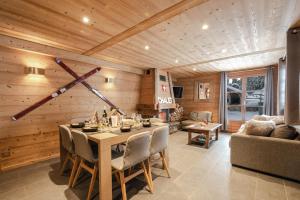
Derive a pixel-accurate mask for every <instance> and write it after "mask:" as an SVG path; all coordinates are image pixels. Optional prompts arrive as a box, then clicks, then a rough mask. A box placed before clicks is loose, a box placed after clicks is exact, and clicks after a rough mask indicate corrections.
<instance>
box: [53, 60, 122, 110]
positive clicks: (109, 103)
mask: <svg viewBox="0 0 300 200" xmlns="http://www.w3.org/2000/svg"><path fill="white" fill-rule="evenodd" d="M55 62H56V63H57V64H58V65H60V66H61V67H62V68H63V69H64V70H66V71H67V72H68V73H69V74H70V75H72V76H73V77H74V78H78V77H79V76H78V75H77V74H76V73H75V72H74V71H73V70H72V69H71V68H70V67H68V66H67V65H66V64H65V63H63V62H62V61H61V60H60V59H59V58H55ZM81 83H82V84H83V85H84V86H85V87H86V88H87V89H88V90H90V91H91V92H92V93H93V94H95V95H96V96H97V97H99V98H100V99H102V100H103V101H104V102H105V103H107V104H108V105H109V106H110V107H112V108H113V109H116V110H117V111H118V112H119V113H120V114H121V115H125V113H124V112H123V111H122V110H120V109H119V108H118V107H117V106H115V105H114V104H113V103H112V102H111V101H109V100H108V99H107V98H106V97H105V96H104V95H102V94H101V93H100V92H99V91H98V90H96V89H95V88H93V87H92V86H91V85H90V84H88V83H87V82H86V81H82V82H81Z"/></svg>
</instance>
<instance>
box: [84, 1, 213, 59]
mask: <svg viewBox="0 0 300 200" xmlns="http://www.w3.org/2000/svg"><path fill="white" fill-rule="evenodd" d="M207 1H208V0H183V1H180V2H179V3H176V4H174V5H173V6H171V7H169V8H167V9H165V10H162V11H160V12H158V13H156V14H155V15H153V16H151V17H149V18H147V19H145V20H144V21H142V22H140V23H138V24H136V25H134V26H133V27H131V28H129V29H127V30H125V31H123V32H121V33H119V34H117V35H115V36H113V37H111V38H110V39H108V40H106V41H104V42H102V43H101V44H99V45H97V46H95V47H94V48H92V49H90V50H88V51H86V52H84V53H83V55H92V54H94V53H96V52H99V51H102V50H104V49H106V48H108V47H111V46H113V45H114V44H117V43H119V42H121V41H123V40H125V39H127V38H129V37H131V36H133V35H136V34H138V33H140V32H143V31H145V30H147V29H149V28H151V27H152V26H154V25H156V24H159V23H162V22H163V21H166V20H168V19H170V18H172V17H174V16H176V15H179V14H181V13H183V12H185V11H186V10H189V9H191V8H193V7H195V6H198V5H200V4H203V3H205V2H207Z"/></svg>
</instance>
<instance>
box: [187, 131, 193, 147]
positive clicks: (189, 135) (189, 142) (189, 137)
mask: <svg viewBox="0 0 300 200" xmlns="http://www.w3.org/2000/svg"><path fill="white" fill-rule="evenodd" d="M188 144H192V132H190V131H189V132H188Z"/></svg>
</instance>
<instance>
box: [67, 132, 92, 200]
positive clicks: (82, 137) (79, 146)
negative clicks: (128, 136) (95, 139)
mask: <svg viewBox="0 0 300 200" xmlns="http://www.w3.org/2000/svg"><path fill="white" fill-rule="evenodd" d="M72 136H73V140H74V144H75V153H76V154H77V155H78V157H79V161H80V163H79V166H78V169H77V172H76V175H75V178H74V181H73V183H72V187H74V186H75V184H76V182H77V179H78V177H79V175H80V173H81V171H82V169H84V170H86V171H87V172H89V173H90V174H92V178H91V182H90V186H89V190H88V194H87V200H89V199H90V198H91V194H92V192H93V189H94V184H95V180H96V177H97V173H98V154H97V151H96V150H94V151H93V148H92V146H91V144H90V143H89V141H88V138H87V135H86V134H85V133H83V132H81V131H77V130H72ZM89 165H92V167H90V166H89Z"/></svg>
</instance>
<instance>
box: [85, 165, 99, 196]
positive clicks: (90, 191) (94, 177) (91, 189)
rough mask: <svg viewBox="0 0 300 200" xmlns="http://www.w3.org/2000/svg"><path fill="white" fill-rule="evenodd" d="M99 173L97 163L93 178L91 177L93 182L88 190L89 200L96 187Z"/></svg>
mask: <svg viewBox="0 0 300 200" xmlns="http://www.w3.org/2000/svg"><path fill="white" fill-rule="evenodd" d="M97 173H98V163H95V165H94V169H93V173H92V179H91V183H90V187H89V191H88V195H87V198H86V199H87V200H90V198H91V194H92V192H93V189H94V185H95V180H96V177H97Z"/></svg>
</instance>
